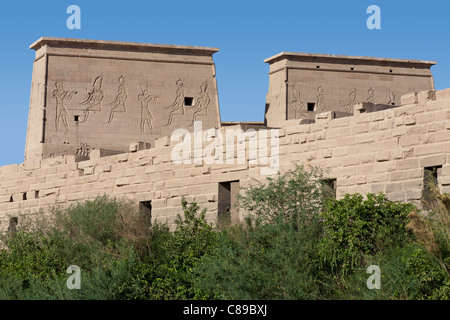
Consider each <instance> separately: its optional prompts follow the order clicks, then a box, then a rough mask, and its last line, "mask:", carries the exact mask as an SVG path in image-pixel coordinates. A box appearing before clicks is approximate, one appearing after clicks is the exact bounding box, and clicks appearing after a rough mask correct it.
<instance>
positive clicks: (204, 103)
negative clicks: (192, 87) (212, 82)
mask: <svg viewBox="0 0 450 320" xmlns="http://www.w3.org/2000/svg"><path fill="white" fill-rule="evenodd" d="M207 91H208V82H207V81H205V82H203V84H202V85H201V86H200V93H199V96H198V99H197V101H196V102H195V104H194V106H193V108H194V110H195V112H194V114H193V116H192V124H191V126H192V125H194V122H195V121H197V117H198V116H203V115H206V116H207V115H208V106H209V103H210V102H211V97H210V96H209V94H208V92H207Z"/></svg>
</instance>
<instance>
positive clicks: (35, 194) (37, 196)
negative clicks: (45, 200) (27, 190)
mask: <svg viewBox="0 0 450 320" xmlns="http://www.w3.org/2000/svg"><path fill="white" fill-rule="evenodd" d="M34 198H35V199H37V198H39V190H36V191H34Z"/></svg>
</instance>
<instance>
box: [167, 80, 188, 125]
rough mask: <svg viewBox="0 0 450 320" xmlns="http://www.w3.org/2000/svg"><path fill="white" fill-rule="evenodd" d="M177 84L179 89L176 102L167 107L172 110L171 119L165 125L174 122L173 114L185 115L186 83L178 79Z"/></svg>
mask: <svg viewBox="0 0 450 320" xmlns="http://www.w3.org/2000/svg"><path fill="white" fill-rule="evenodd" d="M176 85H177V91H176V97H175V100H174V102H173V103H172V104H171V105H170V106H167V107H166V108H167V109H169V110H170V112H169V119H168V120H167V124H165V126H169V125H171V124H172V120H173V116H174V115H184V88H183V86H184V84H183V81H181V79H178V80H177V82H176Z"/></svg>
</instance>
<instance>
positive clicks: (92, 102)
mask: <svg viewBox="0 0 450 320" xmlns="http://www.w3.org/2000/svg"><path fill="white" fill-rule="evenodd" d="M102 82H103V78H102V77H101V76H99V77H97V78H95V80H94V84H93V85H92V90H91V92H89V93H88V98H87V99H86V100H85V101H83V102H81V103H80V105H81V106H88V107H87V108H86V109H85V110H84V120H83V121H81V122H87V120H88V119H89V114H90V112H91V111H101V110H102V106H101V103H102V100H103V98H104V94H103V91H102Z"/></svg>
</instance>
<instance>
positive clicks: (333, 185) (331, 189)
mask: <svg viewBox="0 0 450 320" xmlns="http://www.w3.org/2000/svg"><path fill="white" fill-rule="evenodd" d="M336 190H337V180H336V179H325V180H322V192H323V196H324V198H325V199H330V198H336Z"/></svg>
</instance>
